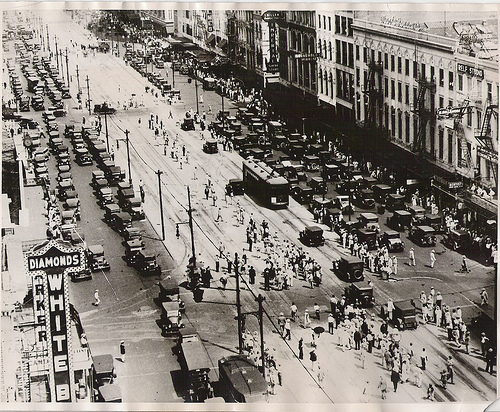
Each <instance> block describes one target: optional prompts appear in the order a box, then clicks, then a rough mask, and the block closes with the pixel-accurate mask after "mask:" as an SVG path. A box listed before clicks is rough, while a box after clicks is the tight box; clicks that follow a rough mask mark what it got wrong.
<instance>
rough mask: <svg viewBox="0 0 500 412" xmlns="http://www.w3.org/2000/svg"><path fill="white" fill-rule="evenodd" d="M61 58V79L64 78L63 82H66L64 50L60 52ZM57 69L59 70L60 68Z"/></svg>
mask: <svg viewBox="0 0 500 412" xmlns="http://www.w3.org/2000/svg"><path fill="white" fill-rule="evenodd" d="M59 56H60V57H61V77H62V79H63V82H64V63H63V53H62V50H59ZM57 69H59V67H58V68H57Z"/></svg>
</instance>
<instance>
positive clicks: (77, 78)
mask: <svg viewBox="0 0 500 412" xmlns="http://www.w3.org/2000/svg"><path fill="white" fill-rule="evenodd" d="M76 81H77V82H78V93H80V72H79V71H78V64H77V65H76Z"/></svg>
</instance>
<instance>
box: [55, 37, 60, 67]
mask: <svg viewBox="0 0 500 412" xmlns="http://www.w3.org/2000/svg"><path fill="white" fill-rule="evenodd" d="M54 41H55V42H56V61H57V71H59V52H58V51H57V37H56V36H54Z"/></svg>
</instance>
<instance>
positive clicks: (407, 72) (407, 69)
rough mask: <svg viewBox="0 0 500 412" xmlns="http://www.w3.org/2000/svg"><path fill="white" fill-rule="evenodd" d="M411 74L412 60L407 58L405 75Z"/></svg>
mask: <svg viewBox="0 0 500 412" xmlns="http://www.w3.org/2000/svg"><path fill="white" fill-rule="evenodd" d="M409 75H410V60H408V59H405V76H409Z"/></svg>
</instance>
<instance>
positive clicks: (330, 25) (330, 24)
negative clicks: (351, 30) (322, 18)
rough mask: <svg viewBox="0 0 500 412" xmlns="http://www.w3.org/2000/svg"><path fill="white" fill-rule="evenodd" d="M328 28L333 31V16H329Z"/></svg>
mask: <svg viewBox="0 0 500 412" xmlns="http://www.w3.org/2000/svg"><path fill="white" fill-rule="evenodd" d="M328 30H330V31H332V18H331V17H330V16H328Z"/></svg>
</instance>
